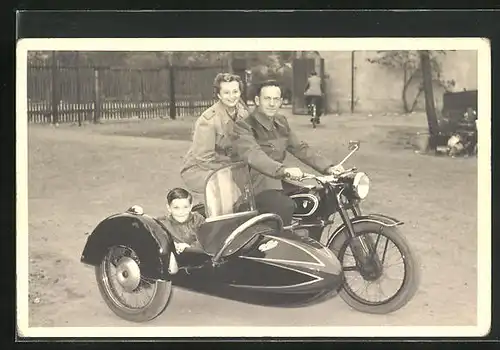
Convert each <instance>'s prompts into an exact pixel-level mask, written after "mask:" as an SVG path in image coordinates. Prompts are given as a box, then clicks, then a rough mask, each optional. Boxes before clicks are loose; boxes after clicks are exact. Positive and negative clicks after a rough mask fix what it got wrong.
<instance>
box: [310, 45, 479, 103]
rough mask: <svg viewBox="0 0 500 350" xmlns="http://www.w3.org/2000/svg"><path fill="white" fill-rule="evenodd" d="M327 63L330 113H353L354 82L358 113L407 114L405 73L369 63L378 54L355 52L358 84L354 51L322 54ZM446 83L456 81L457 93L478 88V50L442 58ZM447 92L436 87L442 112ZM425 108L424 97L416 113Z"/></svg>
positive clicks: (414, 87) (413, 88)
mask: <svg viewBox="0 0 500 350" xmlns="http://www.w3.org/2000/svg"><path fill="white" fill-rule="evenodd" d="M319 54H320V55H321V57H322V58H324V60H325V74H326V78H327V80H326V83H327V95H328V96H327V100H328V108H329V111H330V112H339V113H349V112H350V111H351V90H352V83H354V101H355V107H354V112H367V113H371V112H399V113H402V112H404V108H403V102H402V91H403V85H404V81H403V74H402V73H400V72H396V71H393V70H390V69H388V68H386V67H383V66H380V65H378V64H374V63H370V62H368V60H367V59H368V58H373V57H375V56H376V55H377V53H376V52H375V51H356V52H354V67H355V68H354V81H353V79H352V73H351V72H352V69H351V63H352V59H351V57H352V52H351V51H320V52H319ZM441 63H442V67H443V71H442V77H443V79H445V80H450V79H454V80H455V83H456V85H455V87H454V89H453V91H462V90H463V89H467V90H473V89H477V86H478V82H477V69H478V65H477V51H449V52H447V53H446V55H444V56H443V58H442V59H441ZM418 85H419V81H415V82H414V83H413V84H412V85H411V86H410V88H409V89H408V92H407V96H408V99H407V100H408V102H409V104H411V103H412V102H413V100H414V98H413V97H414V96H416V95H417V92H418ZM443 92H444V90H443V89H440V88H439V87H437V86H436V88H435V89H434V99H435V102H436V108H437V109H438V110H440V109H441V106H442V94H443ZM423 108H424V97H423V94H421V96H420V98H419V99H418V104H417V107H416V110H422V109H423Z"/></svg>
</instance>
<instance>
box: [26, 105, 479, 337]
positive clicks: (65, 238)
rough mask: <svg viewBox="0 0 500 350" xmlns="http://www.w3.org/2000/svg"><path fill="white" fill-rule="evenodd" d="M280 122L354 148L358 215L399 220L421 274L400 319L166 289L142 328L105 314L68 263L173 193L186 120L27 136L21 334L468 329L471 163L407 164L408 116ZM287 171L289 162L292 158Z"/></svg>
mask: <svg viewBox="0 0 500 350" xmlns="http://www.w3.org/2000/svg"><path fill="white" fill-rule="evenodd" d="M289 120H290V123H291V124H292V127H293V128H294V129H295V130H296V131H297V133H298V134H299V135H300V136H301V137H302V138H303V139H305V140H307V141H308V142H309V143H310V145H311V146H312V147H315V148H316V149H318V150H319V151H320V152H321V153H322V154H324V155H327V156H329V157H331V158H332V159H334V160H340V159H342V158H343V156H344V155H345V154H346V153H347V148H346V146H347V142H348V141H349V140H350V139H358V140H360V141H361V148H360V150H359V151H358V153H357V154H356V155H355V156H354V157H353V158H352V159H351V160H350V161H349V162H348V164H347V165H348V166H351V165H356V166H357V167H358V168H360V169H362V170H363V171H365V172H366V173H368V175H369V176H370V177H371V181H372V188H371V192H370V194H369V196H368V199H367V200H366V201H365V203H364V204H363V208H364V210H365V212H378V213H385V214H388V215H391V216H394V217H396V218H398V219H401V220H403V221H404V222H405V225H404V226H403V227H402V230H403V232H404V234H405V235H406V236H407V238H408V239H409V241H410V242H411V244H412V246H413V248H414V249H415V250H416V252H417V253H418V255H419V257H420V260H421V263H422V266H421V269H422V281H421V286H420V289H419V291H418V293H417V295H416V296H415V298H414V299H413V300H412V301H411V302H410V304H408V305H407V306H406V307H405V308H403V309H401V310H399V311H398V312H395V313H393V314H390V315H385V316H374V315H366V314H361V313H359V312H356V311H354V310H351V309H350V308H349V307H348V306H347V305H346V304H345V303H344V302H343V301H342V300H341V299H340V298H334V299H332V300H329V301H326V302H324V303H322V304H318V305H312V306H308V307H304V308H299V309H280V308H275V307H264V306H255V305H249V304H245V303H241V302H237V301H233V300H227V299H222V298H217V297H211V296H206V295H203V294H198V293H195V292H191V291H187V290H183V289H180V288H174V294H173V296H172V298H171V301H170V304H169V307H168V308H167V310H166V311H165V312H164V313H163V314H162V315H161V316H160V317H159V318H157V319H155V320H153V321H152V322H149V323H147V324H140V325H136V324H131V323H128V322H126V321H123V320H121V319H119V318H118V317H117V316H115V315H114V314H112V313H111V311H110V310H109V309H108V308H107V307H106V306H105V304H104V302H103V301H102V299H101V297H100V295H99V293H98V290H97V285H96V283H95V278H94V271H93V269H91V268H89V267H87V266H85V265H82V264H81V263H80V261H79V259H80V254H81V252H82V249H83V246H84V244H85V241H86V238H87V236H86V235H85V233H86V232H89V231H91V230H92V229H93V228H94V227H95V225H96V224H97V223H98V222H99V221H100V220H102V219H104V218H105V217H106V216H108V215H110V214H112V213H116V212H120V211H123V210H125V209H126V208H128V207H129V206H130V205H132V204H140V205H142V206H143V207H144V208H145V210H146V211H147V212H148V213H149V214H151V215H158V214H160V213H161V210H162V208H163V198H164V192H165V190H166V189H167V188H170V187H172V186H175V185H180V184H182V183H181V180H180V177H179V174H178V173H179V172H178V169H179V168H180V165H181V160H182V157H183V155H184V153H185V152H186V150H187V148H188V146H189V138H190V133H191V130H190V128H191V126H192V124H193V121H194V119H186V120H177V121H171V120H167V119H164V120H153V121H130V122H121V123H114V124H103V125H86V126H83V127H81V128H80V127H78V126H73V125H60V126H59V127H52V126H30V127H29V130H28V133H29V134H28V136H29V174H28V181H29V203H28V205H29V232H28V236H29V262H26V263H29V296H28V297H29V325H30V327H35V326H80V327H81V326H94V327H95V326H137V327H148V326H149V327H150V326H208V325H210V326H252V325H259V326H375V325H394V326H416V325H420V326H434V325H440V326H459V325H460V326H464V325H469V326H474V325H475V324H476V298H477V271H476V262H477V250H476V248H477V234H478V233H477V210H476V206H477V159H476V158H455V159H452V158H448V157H435V156H429V155H420V154H416V153H415V152H414V151H413V150H412V149H411V147H409V145H408V141H409V136H410V135H411V134H412V133H415V132H416V131H419V130H425V117H424V116H423V115H420V114H415V115H411V116H397V115H385V116H382V115H379V116H372V117H368V116H364V115H342V116H333V115H330V116H326V117H324V118H323V123H322V124H321V125H320V126H319V127H318V128H317V129H312V128H311V125H310V124H309V123H308V120H307V117H305V116H291V115H290V116H289ZM287 162H288V163H289V164H291V163H297V162H296V161H295V159H293V157H292V156H289V160H288V161H287ZM306 169H307V168H306ZM307 170H310V169H307ZM20 234H22V233H20ZM18 263H23V262H21V261H20V262H18Z"/></svg>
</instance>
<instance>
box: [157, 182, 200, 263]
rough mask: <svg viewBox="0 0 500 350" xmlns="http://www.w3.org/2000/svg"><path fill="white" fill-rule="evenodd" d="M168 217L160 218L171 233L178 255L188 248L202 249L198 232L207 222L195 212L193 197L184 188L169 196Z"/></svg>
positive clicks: (173, 190) (172, 192) (174, 190)
mask: <svg viewBox="0 0 500 350" xmlns="http://www.w3.org/2000/svg"><path fill="white" fill-rule="evenodd" d="M166 208H167V215H164V216H161V217H159V218H158V220H160V221H161V222H162V223H163V224H164V225H165V226H166V227H167V228H168V229H169V231H171V234H172V237H173V238H174V245H175V249H176V251H177V253H178V254H180V253H182V252H183V251H184V250H185V249H186V248H194V249H202V248H201V245H200V243H199V242H198V239H197V237H196V232H197V231H198V229H199V228H200V226H201V225H202V224H203V223H204V222H205V218H204V217H203V216H202V215H201V214H200V213H198V212H193V211H192V208H193V196H192V195H191V193H189V192H188V191H186V190H185V189H183V188H174V189H172V190H170V191H169V192H168V194H167V204H166Z"/></svg>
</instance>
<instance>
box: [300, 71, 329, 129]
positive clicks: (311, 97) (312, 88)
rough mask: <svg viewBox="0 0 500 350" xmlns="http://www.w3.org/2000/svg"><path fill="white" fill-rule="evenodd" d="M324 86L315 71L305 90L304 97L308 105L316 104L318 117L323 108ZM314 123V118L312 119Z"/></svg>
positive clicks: (308, 79)
mask: <svg viewBox="0 0 500 350" xmlns="http://www.w3.org/2000/svg"><path fill="white" fill-rule="evenodd" d="M324 93H325V91H324V86H323V82H322V81H321V78H320V77H318V75H317V74H316V72H315V71H314V70H313V71H312V72H311V75H310V76H309V78H307V85H306V88H305V92H304V96H305V97H306V104H307V106H309V105H310V104H311V103H312V102H315V103H316V107H317V110H318V117H319V116H320V115H321V111H322V108H323V103H322V102H323V94H324ZM311 121H312V118H311Z"/></svg>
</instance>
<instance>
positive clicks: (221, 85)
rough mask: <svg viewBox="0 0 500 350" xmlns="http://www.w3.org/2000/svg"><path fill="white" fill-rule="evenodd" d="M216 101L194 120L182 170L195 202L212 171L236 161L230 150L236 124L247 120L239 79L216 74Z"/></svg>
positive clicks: (231, 75)
mask: <svg viewBox="0 0 500 350" xmlns="http://www.w3.org/2000/svg"><path fill="white" fill-rule="evenodd" d="M214 89H215V95H216V96H217V98H218V101H217V102H216V103H215V104H214V105H212V106H211V107H210V108H208V109H207V110H206V111H205V112H203V113H202V115H201V116H200V117H199V118H198V119H197V120H196V122H195V126H194V134H193V143H192V144H191V147H190V149H189V151H188V152H187V154H186V156H185V157H184V164H183V166H182V169H181V177H182V179H183V181H184V183H185V184H186V186H187V187H188V188H189V190H191V192H193V195H195V197H197V199H198V200H200V199H202V198H203V194H204V191H205V181H206V179H207V177H208V176H209V175H210V174H211V173H212V172H213V171H215V170H217V169H219V168H221V167H223V166H225V165H229V164H231V163H234V162H235V161H237V159H238V158H237V155H236V154H235V153H234V152H233V148H232V146H231V133H232V131H233V126H234V123H235V121H237V120H239V119H242V118H245V117H247V116H248V108H247V107H246V105H245V104H244V103H243V100H242V99H241V92H242V91H243V83H242V81H241V78H240V77H239V76H237V75H234V74H230V73H220V74H217V76H216V77H215V80H214Z"/></svg>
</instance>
